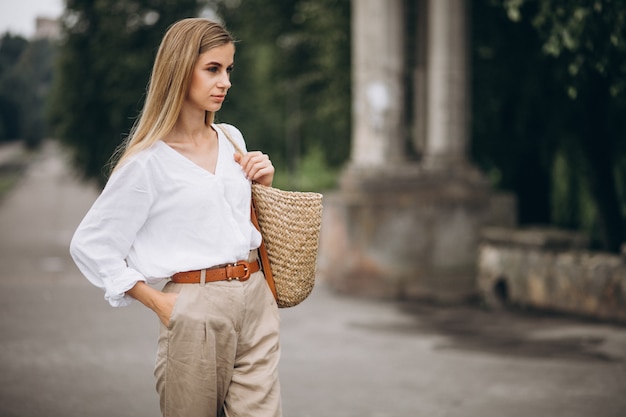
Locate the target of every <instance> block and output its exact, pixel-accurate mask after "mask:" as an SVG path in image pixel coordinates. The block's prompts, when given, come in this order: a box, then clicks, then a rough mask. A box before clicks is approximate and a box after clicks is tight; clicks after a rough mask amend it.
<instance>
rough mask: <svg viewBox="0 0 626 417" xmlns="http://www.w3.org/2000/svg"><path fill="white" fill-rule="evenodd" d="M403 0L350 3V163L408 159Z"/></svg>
mask: <svg viewBox="0 0 626 417" xmlns="http://www.w3.org/2000/svg"><path fill="white" fill-rule="evenodd" d="M403 3H404V2H403V1H402V0H352V31H353V32H352V41H353V48H352V67H353V77H352V78H353V136H352V150H351V159H352V160H351V165H352V166H354V167H356V168H366V167H368V168H369V167H376V166H381V167H382V166H385V165H389V163H390V162H394V161H399V160H402V159H403V158H404V152H403V149H404V141H405V139H406V138H405V127H404V119H405V117H404V107H405V106H404V104H405V103H404V100H405V89H406V85H405V84H406V82H405V53H404V24H403V21H404V18H403Z"/></svg>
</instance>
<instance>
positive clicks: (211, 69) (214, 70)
mask: <svg viewBox="0 0 626 417" xmlns="http://www.w3.org/2000/svg"><path fill="white" fill-rule="evenodd" d="M207 71H209V72H217V71H218V68H217V67H209V68H207Z"/></svg>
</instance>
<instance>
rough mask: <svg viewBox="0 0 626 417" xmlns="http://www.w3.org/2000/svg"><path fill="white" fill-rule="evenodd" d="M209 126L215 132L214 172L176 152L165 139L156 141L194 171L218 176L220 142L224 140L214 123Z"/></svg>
mask: <svg viewBox="0 0 626 417" xmlns="http://www.w3.org/2000/svg"><path fill="white" fill-rule="evenodd" d="M211 128H212V129H213V130H214V131H215V132H216V133H217V161H216V162H215V172H211V171H209V170H208V169H206V168H203V167H201V166H200V165H198V164H196V163H195V162H193V161H192V160H191V159H189V158H187V157H186V156H185V155H183V154H182V153H180V152H178V151H177V150H176V149H174V148H173V147H171V146H170V145H169V144H167V143H166V142H165V141H163V140H159V141H158V142H160V143H161V144H162V145H163V147H165V148H166V149H167V150H168V151H167V152H169V153H170V154H173V155H174V156H175V158H176V159H177V160H179V161H181V162H182V163H184V164H186V165H191V166H192V167H193V168H194V169H195V170H196V171H201V172H202V173H204V174H205V175H211V176H213V177H216V176H218V174H219V173H220V171H221V168H220V167H221V165H222V162H221V161H222V154H223V153H224V149H223V145H222V143H223V142H224V141H223V139H222V137H221V136H222V132H220V129H218V128H217V127H216V126H215V124H211Z"/></svg>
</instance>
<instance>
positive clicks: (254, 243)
mask: <svg viewBox="0 0 626 417" xmlns="http://www.w3.org/2000/svg"><path fill="white" fill-rule="evenodd" d="M234 54H235V46H234V42H233V39H232V37H231V36H230V34H229V33H228V32H227V31H226V30H225V29H224V28H223V27H222V26H221V25H219V24H217V23H215V22H212V21H209V20H206V19H185V20H182V21H179V22H177V23H175V24H174V25H172V26H171V27H170V29H169V30H168V31H167V33H166V34H165V36H164V38H163V40H162V43H161V45H160V47H159V51H158V53H157V57H156V59H155V62H154V67H153V70H152V77H151V80H150V84H149V87H148V93H147V97H146V102H145V105H144V108H143V111H142V112H141V115H140V117H139V119H138V120H137V123H136V124H135V126H134V127H133V129H132V131H131V133H130V135H129V138H128V141H127V143H126V146H125V148H124V149H123V152H122V153H121V156H120V158H119V160H118V163H117V165H116V166H115V169H114V170H113V173H112V175H111V177H110V179H109V181H108V183H107V185H106V187H105V188H104V190H103V191H102V193H101V195H100V196H99V198H98V199H97V200H96V202H95V203H94V205H93V206H92V208H91V209H90V210H89V212H88V213H87V215H86V216H85V218H84V219H83V221H82V222H81V224H80V226H79V227H78V229H77V230H76V232H75V234H74V237H73V239H72V242H71V245H70V252H71V254H72V257H73V258H74V260H75V262H76V264H77V265H78V267H79V269H80V270H81V271H82V273H83V274H84V275H85V276H86V277H87V279H89V281H91V282H92V283H93V284H95V285H96V286H98V287H100V288H102V289H104V291H105V298H106V299H107V300H108V301H109V303H110V304H111V305H112V306H125V305H128V304H129V303H130V302H131V301H132V300H133V299H134V300H138V301H140V302H141V303H143V304H144V305H145V306H146V307H148V308H150V309H151V310H153V311H154V312H155V313H156V315H157V317H158V318H159V320H160V322H161V327H160V333H159V341H158V349H157V361H156V367H155V377H156V386H157V391H158V393H159V395H160V405H161V411H162V413H163V416H166V417H175V416H180V417H201V416H202V417H208V416H222V415H225V416H249V417H252V416H254V417H264V416H280V415H282V412H281V405H280V392H279V391H280V388H279V382H278V369H277V368H278V360H279V356H280V349H279V316H278V309H277V306H276V302H275V301H274V299H273V297H272V294H271V292H270V290H269V288H268V286H267V284H266V283H265V280H264V277H263V273H262V271H259V268H260V265H259V263H258V261H257V257H256V249H257V248H258V247H259V245H260V243H261V236H260V234H259V232H258V231H257V230H256V229H255V227H254V226H253V224H252V223H251V222H250V185H251V181H256V182H259V183H261V184H264V185H271V183H272V180H273V177H274V167H273V166H272V163H271V161H270V160H269V158H268V156H267V155H265V154H263V153H261V152H248V153H246V154H245V155H243V156H242V155H240V154H237V153H236V152H235V148H234V146H233V145H232V143H231V142H230V141H229V140H228V139H227V137H226V136H225V135H224V132H222V131H221V129H220V128H218V127H217V126H216V125H215V124H214V123H213V122H214V115H215V112H217V111H218V110H219V109H220V108H221V107H222V103H223V102H224V99H225V97H226V94H227V93H228V90H229V89H230V87H231V82H230V73H231V71H232V69H233V64H234ZM221 127H224V128H225V129H228V131H229V133H230V136H231V137H232V138H234V140H235V141H236V142H238V145H239V146H240V147H241V148H242V149H245V143H244V140H243V137H242V135H241V133H240V132H239V131H238V130H237V129H236V128H234V127H233V126H224V125H222V126H221ZM163 280H168V281H167V283H166V284H165V286H164V287H163V290H162V291H159V290H158V289H155V288H154V287H153V286H151V285H149V284H156V283H159V282H161V281H163Z"/></svg>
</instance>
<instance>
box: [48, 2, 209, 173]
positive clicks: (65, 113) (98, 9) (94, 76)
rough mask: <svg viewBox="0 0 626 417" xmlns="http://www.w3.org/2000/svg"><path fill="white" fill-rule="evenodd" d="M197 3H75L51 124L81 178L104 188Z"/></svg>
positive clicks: (66, 23) (67, 19)
mask: <svg viewBox="0 0 626 417" xmlns="http://www.w3.org/2000/svg"><path fill="white" fill-rule="evenodd" d="M198 10H199V4H198V2H197V1H196V0H176V1H173V0H169V1H157V0H68V1H67V2H66V10H65V12H64V15H63V19H62V20H63V32H64V38H65V39H64V42H63V45H62V46H61V49H60V53H59V54H60V56H59V60H58V62H57V68H56V71H57V77H56V80H55V84H54V89H53V92H52V97H51V102H52V105H51V107H50V113H49V115H50V119H51V121H52V123H53V125H54V127H55V131H56V135H57V137H58V138H59V139H61V140H63V141H64V142H65V143H67V144H68V145H70V146H71V148H72V149H73V150H74V159H75V163H76V166H77V167H78V170H79V172H80V173H81V174H82V175H83V176H84V177H85V178H96V179H99V180H100V182H101V183H102V182H104V179H105V176H106V173H105V171H106V170H104V169H103V167H105V166H106V165H107V162H108V161H109V159H110V157H111V155H112V154H113V152H114V150H115V148H116V147H118V146H119V144H120V143H121V142H122V140H123V135H125V134H127V133H128V132H129V131H130V128H131V126H132V124H133V122H134V118H135V117H136V116H137V114H138V113H139V111H140V110H141V107H142V100H143V97H144V95H145V91H146V85H147V83H148V80H149V76H150V70H151V68H152V64H153V62H154V57H155V55H156V50H157V48H158V45H159V43H160V40H161V38H162V36H163V34H164V33H165V31H166V29H167V27H169V26H170V25H171V24H172V23H173V22H175V21H176V20H179V19H182V18H185V17H193V16H196V15H197V14H198Z"/></svg>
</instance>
